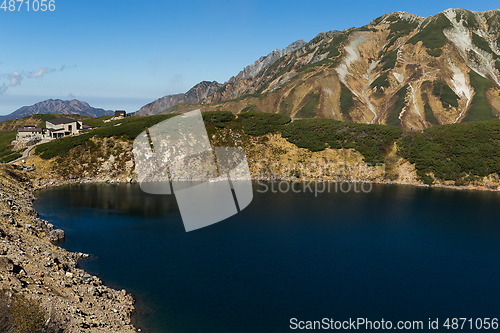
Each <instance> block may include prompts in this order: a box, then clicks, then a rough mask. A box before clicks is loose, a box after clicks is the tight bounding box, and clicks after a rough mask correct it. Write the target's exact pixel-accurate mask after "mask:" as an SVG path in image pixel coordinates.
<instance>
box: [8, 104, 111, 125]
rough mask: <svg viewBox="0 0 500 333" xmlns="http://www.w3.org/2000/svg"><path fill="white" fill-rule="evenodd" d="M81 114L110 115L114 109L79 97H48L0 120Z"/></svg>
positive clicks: (91, 115)
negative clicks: (94, 105) (43, 115)
mask: <svg viewBox="0 0 500 333" xmlns="http://www.w3.org/2000/svg"><path fill="white" fill-rule="evenodd" d="M47 113H55V114H80V115H84V116H89V117H101V116H109V115H111V114H113V112H112V111H106V110H104V109H98V108H94V107H91V106H90V105H89V104H88V103H87V102H84V101H79V100H77V99H72V100H61V99H47V100H45V101H42V102H38V103H35V104H33V105H30V106H23V107H21V108H19V109H17V110H16V111H14V112H12V113H11V114H8V115H5V116H0V121H7V120H12V119H20V118H23V117H26V116H30V115H33V114H47Z"/></svg>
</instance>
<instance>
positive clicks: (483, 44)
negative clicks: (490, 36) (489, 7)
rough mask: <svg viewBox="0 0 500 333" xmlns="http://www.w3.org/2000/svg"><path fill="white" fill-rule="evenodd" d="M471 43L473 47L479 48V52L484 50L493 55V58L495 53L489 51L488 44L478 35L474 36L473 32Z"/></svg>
mask: <svg viewBox="0 0 500 333" xmlns="http://www.w3.org/2000/svg"><path fill="white" fill-rule="evenodd" d="M472 43H474V45H476V46H477V47H479V48H480V49H481V50H484V51H486V52H488V53H490V54H493V56H495V53H493V51H492V50H491V48H490V45H489V44H488V42H487V41H486V40H485V39H484V38H483V37H481V36H479V35H478V34H476V33H474V32H473V33H472Z"/></svg>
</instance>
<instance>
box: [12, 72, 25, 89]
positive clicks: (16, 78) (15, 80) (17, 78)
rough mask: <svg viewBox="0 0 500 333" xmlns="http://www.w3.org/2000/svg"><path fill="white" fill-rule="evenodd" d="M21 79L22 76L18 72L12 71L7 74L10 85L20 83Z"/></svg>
mask: <svg viewBox="0 0 500 333" xmlns="http://www.w3.org/2000/svg"><path fill="white" fill-rule="evenodd" d="M22 79H23V76H22V74H21V73H19V72H12V74H9V80H10V86H11V87H15V86H17V85H20V84H21V80H22Z"/></svg>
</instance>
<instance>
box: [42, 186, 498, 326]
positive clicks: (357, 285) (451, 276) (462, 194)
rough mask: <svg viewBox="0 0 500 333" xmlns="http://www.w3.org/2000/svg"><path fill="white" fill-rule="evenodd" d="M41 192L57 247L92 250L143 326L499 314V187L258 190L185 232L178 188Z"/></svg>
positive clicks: (95, 269)
mask: <svg viewBox="0 0 500 333" xmlns="http://www.w3.org/2000/svg"><path fill="white" fill-rule="evenodd" d="M262 188H263V187H261V186H259V185H257V184H254V190H257V189H262ZM37 196H38V199H37V200H36V202H35V208H36V209H37V210H38V211H39V212H40V214H41V216H42V218H45V219H47V220H49V221H51V222H53V223H54V224H55V225H56V226H57V227H59V228H62V229H64V230H65V231H66V237H67V238H66V240H65V242H64V243H63V244H61V245H62V246H63V247H64V248H66V249H68V250H70V251H81V252H85V253H90V254H92V257H91V258H90V259H88V260H85V261H82V262H81V264H80V266H81V267H82V268H83V269H85V270H88V271H90V272H91V273H93V274H96V275H98V276H99V277H100V278H102V280H103V281H104V282H105V283H107V284H108V285H110V286H114V287H117V288H125V289H127V290H128V291H130V292H131V293H132V294H133V295H134V297H135V298H136V299H137V304H136V305H137V314H136V316H135V321H136V325H137V326H138V327H141V328H142V329H143V331H144V332H219V333H223V332H289V331H292V330H291V329H290V319H291V318H297V319H298V320H304V321H306V320H322V318H332V319H334V320H342V321H343V320H349V318H353V319H355V318H358V317H362V318H367V319H369V320H372V321H376V320H381V319H382V318H384V320H391V321H392V322H393V323H394V325H395V324H396V322H397V321H400V320H403V321H406V320H421V321H423V322H424V323H425V325H426V327H427V325H428V320H429V318H432V319H433V320H435V319H436V318H439V320H440V324H441V323H443V322H444V321H445V320H446V318H459V317H465V318H473V319H476V318H498V317H499V316H500V219H499V209H498V208H499V206H500V195H499V194H498V193H490V192H476V191H455V190H446V189H429V188H417V187H410V186H396V185H390V186H374V187H373V191H372V192H370V193H354V192H350V193H341V192H340V193H323V194H319V195H318V197H315V195H314V194H312V193H298V194H297V193H293V192H289V193H258V192H257V191H254V200H253V202H252V203H251V204H250V206H249V207H248V208H247V209H245V210H244V211H242V212H241V213H239V214H237V215H236V216H233V217H232V218H230V219H228V220H225V221H222V222H220V223H217V224H215V225H212V226H210V227H207V228H203V229H200V230H197V231H193V232H189V233H186V232H185V231H184V227H183V225H182V220H181V218H180V214H179V211H178V208H177V205H176V203H175V199H174V197H173V196H154V195H148V194H145V193H142V192H141V191H140V189H139V187H138V186H137V185H130V184H127V185H80V186H68V187H61V188H54V189H48V190H44V191H42V192H39V193H38V195H37ZM441 328H442V327H441ZM443 331H445V330H443ZM460 331H466V330H465V329H463V330H460ZM490 331H491V330H490ZM434 332H435V331H434Z"/></svg>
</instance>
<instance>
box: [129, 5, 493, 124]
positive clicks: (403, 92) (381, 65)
mask: <svg viewBox="0 0 500 333" xmlns="http://www.w3.org/2000/svg"><path fill="white" fill-rule="evenodd" d="M197 108H201V109H202V111H213V110H225V111H231V112H233V113H240V112H246V111H262V112H268V113H281V114H286V115H289V116H291V117H293V118H311V117H323V118H332V119H338V120H343V121H350V122H358V123H371V124H390V125H396V126H400V127H403V128H407V129H415V130H416V129H418V130H420V129H424V128H427V127H430V126H432V125H437V124H450V123H460V122H470V121H478V120H489V119H497V118H499V116H500V9H494V10H490V11H483V12H473V11H468V10H464V9H448V10H445V11H443V12H441V13H438V14H436V15H434V16H430V17H427V18H424V17H420V16H417V15H413V14H409V13H406V12H394V13H389V14H385V15H383V16H381V17H378V18H376V19H374V20H373V21H371V22H370V23H368V24H367V25H365V26H363V27H360V28H350V29H346V30H343V31H328V32H326V33H320V34H318V35H317V36H316V37H315V38H313V39H312V40H311V41H309V42H307V43H306V42H304V41H297V42H294V43H292V44H290V46H288V47H287V48H285V49H283V50H274V51H273V52H271V53H270V54H269V55H267V56H265V57H261V58H260V59H258V60H257V61H256V62H255V63H254V64H252V65H250V66H247V67H246V68H245V69H244V70H243V71H241V72H240V73H239V74H237V75H236V76H234V77H232V78H231V79H229V80H228V81H227V82H225V83H224V84H219V83H217V82H202V83H199V84H198V85H196V86H195V87H193V88H192V89H191V90H190V91H189V92H188V93H186V94H178V95H169V96H165V97H162V98H160V99H158V100H156V101H154V102H152V103H150V104H148V105H146V106H144V107H143V108H141V109H140V110H139V111H138V112H137V114H156V113H169V112H184V111H189V110H193V109H197Z"/></svg>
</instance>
